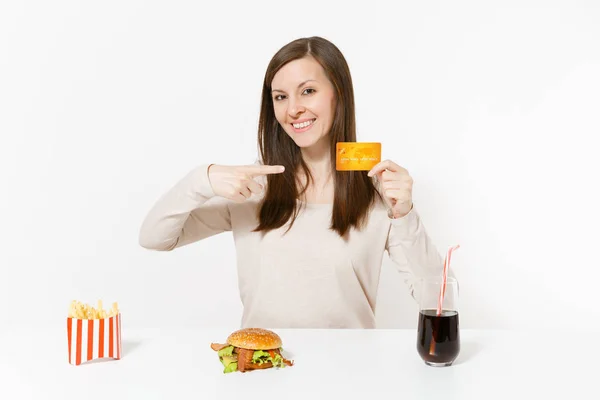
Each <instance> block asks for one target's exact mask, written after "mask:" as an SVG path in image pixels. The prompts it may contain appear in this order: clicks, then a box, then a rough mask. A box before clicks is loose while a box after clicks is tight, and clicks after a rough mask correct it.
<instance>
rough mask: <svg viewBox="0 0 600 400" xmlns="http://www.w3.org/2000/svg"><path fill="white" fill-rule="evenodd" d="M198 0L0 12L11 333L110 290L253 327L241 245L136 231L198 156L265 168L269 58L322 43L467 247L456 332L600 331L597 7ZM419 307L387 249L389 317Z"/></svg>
mask: <svg viewBox="0 0 600 400" xmlns="http://www.w3.org/2000/svg"><path fill="white" fill-rule="evenodd" d="M199 3H200V2H195V1H186V2H183V1H169V2H166V1H164V2H158V1H151V2H149V1H130V0H126V1H125V0H120V1H104V2H79V1H70V2H69V1H53V2H46V1H37V2H33V1H7V2H3V3H2V5H1V6H0V134H1V139H2V140H1V142H0V184H1V193H2V195H1V197H0V213H1V217H2V218H1V221H0V246H1V248H0V311H1V312H2V317H1V318H0V321H1V322H0V325H2V326H28V325H33V324H45V325H51V324H57V325H64V321H65V317H66V312H67V309H68V304H69V302H70V301H71V300H72V299H78V300H81V301H84V302H95V301H96V300H97V299H99V298H100V299H103V300H104V303H105V304H109V303H110V302H112V301H115V300H116V301H118V302H119V304H120V307H121V310H122V312H123V323H124V324H125V325H127V326H131V327H160V326H165V325H167V324H181V325H187V326H199V327H227V328H234V327H237V326H238V324H239V321H240V317H241V304H240V300H239V297H238V291H237V281H236V279H237V275H236V267H235V249H234V246H233V241H232V237H231V235H230V234H222V235H219V236H216V237H213V238H210V239H207V240H205V241H203V242H199V243H196V244H194V245H191V246H187V247H185V248H182V249H179V250H176V251H174V252H170V253H158V252H152V251H148V250H145V249H143V248H141V247H140V246H139V244H138V232H139V228H140V225H141V222H142V220H143V218H144V217H145V215H146V213H147V211H148V210H149V209H150V207H151V206H152V204H153V203H154V201H156V200H157V198H158V197H159V196H160V195H161V194H162V193H164V192H165V191H166V190H168V189H169V188H170V187H171V186H172V185H173V184H174V183H175V182H176V181H177V180H178V179H180V178H181V177H182V176H184V175H185V174H186V173H187V172H188V171H189V170H191V169H192V168H194V167H196V166H197V165H199V164H202V163H206V162H212V163H223V164H244V163H251V162H254V160H255V159H256V154H257V152H256V150H257V148H256V128H257V120H258V112H259V101H260V90H261V85H262V80H263V76H264V72H265V69H266V67H267V64H268V62H269V60H270V58H271V57H272V56H273V54H274V53H275V52H276V51H277V50H278V49H279V48H280V47H282V46H283V45H285V44H286V43H288V42H289V41H291V40H294V39H296V38H299V37H305V36H312V35H319V36H323V37H325V38H327V39H329V40H331V41H332V42H333V43H335V44H336V45H337V46H338V47H339V48H340V49H341V51H342V52H343V53H344V55H345V56H346V58H347V61H348V63H349V65H350V69H351V72H352V76H353V80H354V84H355V96H356V105H357V107H356V110H357V123H358V139H359V140H360V141H381V142H382V143H383V157H384V158H390V159H392V160H394V161H395V162H397V163H399V164H400V165H402V166H404V167H405V168H407V169H408V170H409V171H410V173H411V175H412V176H413V178H414V179H415V188H414V201H415V206H416V207H417V209H418V211H419V213H420V215H421V217H422V219H423V221H424V223H425V225H426V227H427V230H428V232H429V234H430V235H431V237H432V238H433V240H434V242H435V244H436V246H438V248H439V250H440V252H444V251H445V250H446V248H447V247H448V246H451V245H454V244H460V245H461V249H460V250H458V251H457V253H456V255H455V257H454V258H453V261H454V262H453V264H452V267H453V269H454V271H455V272H456V274H457V276H458V277H459V279H460V281H461V326H462V327H464V328H507V329H511V328H534V327H559V328H566V329H567V328H569V327H572V326H579V327H582V326H585V327H586V328H587V329H596V330H597V329H600V318H598V317H600V303H599V301H598V298H597V296H595V293H596V292H597V291H598V284H599V281H598V279H599V278H600V273H599V272H598V268H599V267H600V262H599V261H598V252H597V251H596V248H597V245H598V240H599V239H600V234H599V233H598V228H599V226H600V212H599V211H598V207H599V206H600V196H599V195H598V190H597V185H598V178H597V174H598V171H600V162H599V161H598V155H597V153H598V148H599V147H598V140H597V138H598V136H599V134H600V122H599V117H600V113H599V111H600V94H599V93H600V45H599V43H600V23H599V21H600V6H599V3H598V2H595V1H561V2H557V1H539V2H532V1H502V2H493V3H494V4H492V2H480V1H458V2H442V1H427V2H414V1H410V2H409V1H403V2H393V3H392V2H389V3H385V2H381V1H369V2H362V1H361V2H356V3H352V2H349V1H343V2H321V1H303V2H285V1H268V2H266V1H262V2H260V1H253V2H249V1H228V2H220V3H218V4H217V2H210V5H209V4H205V5H200V4H199ZM484 3H485V4H484ZM359 4H360V5H359ZM392 4H393V5H392ZM374 267H375V266H374ZM415 307H416V306H415V304H414V302H413V301H412V299H411V298H409V297H408V295H407V293H406V288H405V287H403V285H402V283H401V281H400V279H399V277H398V276H397V275H396V274H395V271H394V270H393V268H392V266H391V261H389V260H388V259H387V258H385V259H384V265H383V272H382V280H381V287H380V293H379V298H378V310H377V319H378V323H379V327H382V328H389V327H414V326H416V308H415Z"/></svg>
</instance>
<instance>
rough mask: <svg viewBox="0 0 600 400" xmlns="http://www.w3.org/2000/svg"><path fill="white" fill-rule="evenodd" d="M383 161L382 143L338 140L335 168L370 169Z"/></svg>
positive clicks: (339, 169)
mask: <svg viewBox="0 0 600 400" xmlns="http://www.w3.org/2000/svg"><path fill="white" fill-rule="evenodd" d="M379 162H381V143H366V142H338V143H337V144H336V159H335V169H336V170H338V171H370V170H371V168H373V167H374V166H375V165H377V164H378V163H379Z"/></svg>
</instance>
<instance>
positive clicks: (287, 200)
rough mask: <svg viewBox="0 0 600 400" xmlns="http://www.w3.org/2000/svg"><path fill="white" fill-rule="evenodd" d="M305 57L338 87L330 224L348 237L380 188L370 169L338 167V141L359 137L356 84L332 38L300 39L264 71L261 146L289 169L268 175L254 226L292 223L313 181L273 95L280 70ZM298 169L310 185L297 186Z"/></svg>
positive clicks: (265, 156) (271, 161)
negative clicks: (277, 115)
mask: <svg viewBox="0 0 600 400" xmlns="http://www.w3.org/2000/svg"><path fill="white" fill-rule="evenodd" d="M306 56H312V57H313V58H314V59H315V60H316V61H317V62H318V63H319V64H321V66H322V67H323V69H324V70H325V73H326V75H327V78H328V79H329V80H330V81H331V83H332V85H333V87H334V90H335V96H336V109H335V117H334V120H333V124H332V126H331V130H330V132H329V138H330V141H331V142H330V144H331V166H332V168H331V169H332V171H334V176H333V178H334V185H335V192H334V202H333V213H332V216H331V226H330V229H332V230H334V231H336V232H337V233H338V234H339V235H340V236H342V237H344V236H345V235H346V233H347V232H348V231H349V229H350V228H352V227H354V228H357V229H360V228H362V226H363V224H365V223H366V221H367V219H368V212H369V209H370V207H371V205H372V204H373V202H374V201H375V199H376V197H377V195H378V192H377V190H376V189H375V186H374V185H373V181H372V180H371V178H369V177H368V176H367V171H343V172H339V171H336V170H335V160H336V143H337V142H355V141H356V122H355V115H354V88H353V85H352V77H351V76H350V69H349V68H348V64H347V63H346V59H345V58H344V56H343V55H342V53H341V51H340V50H339V49H338V48H337V47H336V46H335V45H334V44H333V43H331V42H329V41H328V40H326V39H323V38H321V37H317V36H313V37H310V38H301V39H297V40H294V41H293V42H291V43H288V44H287V45H285V46H284V47H282V48H281V49H280V50H279V51H278V52H277V53H276V54H275V55H274V56H273V58H272V59H271V61H270V62H269V66H268V67H267V71H266V73H265V79H264V82H263V90H262V101H261V108H260V118H259V122H258V146H259V149H260V155H261V159H262V162H263V163H264V164H266V165H283V166H285V172H283V173H281V174H272V175H267V188H266V193H265V196H264V198H263V200H262V202H261V205H260V210H259V213H258V218H259V225H258V227H257V228H256V229H255V230H254V231H255V232H260V231H269V230H272V229H277V228H280V227H281V226H283V225H284V224H285V223H286V222H288V221H289V220H290V218H291V223H290V226H289V228H291V226H292V225H293V223H294V221H295V219H296V217H297V216H298V212H299V211H300V210H299V207H298V203H297V199H298V198H299V196H300V195H302V194H303V193H304V192H305V191H306V189H307V187H308V185H309V184H310V182H311V181H313V178H312V175H311V174H310V171H309V169H308V166H307V164H306V163H305V161H304V159H303V158H302V154H301V152H300V148H299V147H298V146H297V145H296V143H294V141H293V140H292V139H291V138H290V137H289V136H288V135H287V134H286V133H285V131H284V130H283V127H281V125H280V124H279V122H278V121H277V119H276V118H275V111H274V109H273V98H272V94H271V82H272V81H273V77H274V76H275V74H276V73H277V71H279V70H280V69H281V68H282V67H283V66H284V65H286V64H287V63H289V62H290V61H293V60H297V59H300V58H303V57H306ZM298 168H302V170H303V171H304V173H305V174H306V177H307V182H306V186H304V187H303V188H302V190H298V185H297V179H296V171H297V170H298ZM289 228H288V230H289Z"/></svg>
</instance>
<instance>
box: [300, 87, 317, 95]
mask: <svg viewBox="0 0 600 400" xmlns="http://www.w3.org/2000/svg"><path fill="white" fill-rule="evenodd" d="M309 91H310V92H309ZM306 92H309V93H306ZM314 92H316V90H315V89H311V88H306V89H304V92H302V94H304V93H306V94H311V93H314Z"/></svg>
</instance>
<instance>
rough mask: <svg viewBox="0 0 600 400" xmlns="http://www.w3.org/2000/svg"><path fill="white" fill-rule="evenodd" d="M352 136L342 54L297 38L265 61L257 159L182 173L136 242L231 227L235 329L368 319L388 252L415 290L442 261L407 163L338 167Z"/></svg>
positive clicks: (345, 324)
mask: <svg viewBox="0 0 600 400" xmlns="http://www.w3.org/2000/svg"><path fill="white" fill-rule="evenodd" d="M355 141H356V125H355V116H354V93H353V86H352V79H351V76H350V71H349V69H348V65H347V64H346V60H345V59H344V56H343V55H342V53H341V52H340V51H339V50H338V48H337V47H336V46H335V45H333V44H332V43H330V42H329V41H327V40H325V39H323V38H319V37H311V38H303V39H298V40H295V41H293V42H291V43H289V44H287V45H286V46H284V47H283V48H281V49H280V50H279V51H278V52H277V54H275V56H274V57H273V58H272V60H271V62H270V63H269V66H268V68H267V72H266V75H265V79H264V84H263V92H262V104H261V111H260V120H259V126H258V143H259V148H260V156H261V157H260V159H261V160H260V162H259V163H257V164H255V165H246V166H226V165H214V164H207V165H202V166H200V167H198V168H196V169H194V170H193V171H191V172H190V173H189V174H188V175H187V176H186V177H184V178H183V179H182V180H181V181H180V182H179V183H177V184H176V185H175V186H174V187H173V188H172V189H171V190H170V191H169V192H168V193H166V194H165V195H164V196H163V197H162V198H161V199H160V200H159V201H158V202H157V203H156V205H155V206H154V207H153V208H152V210H151V211H150V212H149V214H148V216H147V217H146V219H145V221H144V223H143V225H142V228H141V232H140V244H141V245H142V246H143V247H145V248H148V249H154V250H173V249H175V248H178V247H181V246H185V245H188V244H190V243H193V242H196V241H199V240H202V239H204V238H207V237H209V236H212V235H216V234H218V233H221V232H224V231H232V232H233V236H234V239H235V245H236V251H237V259H238V279H239V282H238V283H239V289H240V294H241V299H242V303H243V307H244V312H243V316H242V323H241V325H242V327H250V326H255V327H267V328H374V327H375V301H376V297H377V288H378V284H379V275H380V269H381V261H382V257H383V253H384V251H385V250H387V251H388V252H389V254H390V257H391V258H392V260H393V261H394V263H395V265H396V266H397V269H398V271H399V272H400V273H402V274H403V275H404V278H405V279H404V280H405V282H406V283H407V284H408V286H409V289H410V292H411V294H412V295H413V296H415V292H414V282H415V279H416V278H418V277H420V276H423V275H428V274H438V273H440V272H441V268H442V263H443V260H442V258H441V257H440V255H439V253H438V252H437V251H436V250H435V247H434V246H433V245H432V242H431V240H430V238H429V237H428V236H427V233H426V232H425V229H424V227H423V224H422V223H421V221H420V219H419V216H418V214H417V212H416V211H415V210H414V209H413V204H412V183H413V182H412V179H411V177H410V175H409V174H408V172H407V171H406V170H405V169H404V168H402V167H401V166H399V165H398V164H396V163H394V162H392V161H389V160H386V161H382V162H381V163H379V164H378V165H376V166H375V167H373V169H372V170H371V171H369V172H368V173H367V172H366V171H345V172H340V171H336V169H335V159H336V156H335V151H336V143H337V142H355Z"/></svg>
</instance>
